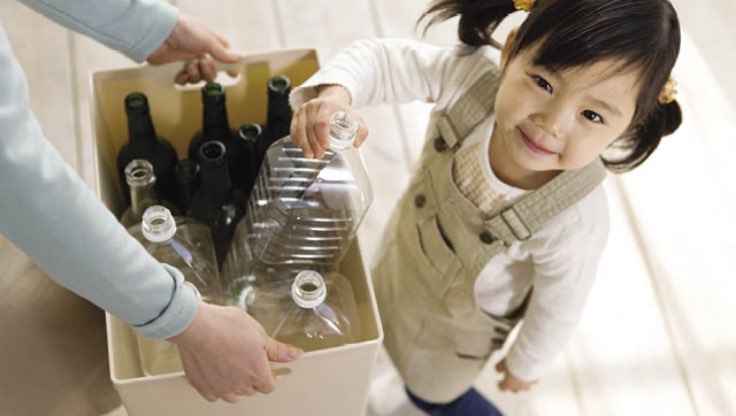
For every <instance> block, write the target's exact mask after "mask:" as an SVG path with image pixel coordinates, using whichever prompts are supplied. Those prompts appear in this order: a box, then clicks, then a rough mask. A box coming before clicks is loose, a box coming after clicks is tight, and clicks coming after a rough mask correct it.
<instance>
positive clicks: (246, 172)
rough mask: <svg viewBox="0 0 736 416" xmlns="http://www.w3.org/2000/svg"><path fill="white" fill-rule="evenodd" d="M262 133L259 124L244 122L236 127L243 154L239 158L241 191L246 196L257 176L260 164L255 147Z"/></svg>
mask: <svg viewBox="0 0 736 416" xmlns="http://www.w3.org/2000/svg"><path fill="white" fill-rule="evenodd" d="M262 135H263V129H262V128H261V126H260V125H259V124H255V123H249V124H244V125H242V126H240V129H238V138H239V139H240V146H241V148H242V153H241V154H242V156H243V157H242V159H241V162H242V164H243V166H242V169H241V170H240V174H241V175H243V177H242V179H243V188H242V191H243V193H244V194H245V196H246V197H248V196H249V195H250V192H251V191H252V190H253V184H254V183H255V181H256V176H258V168H259V167H260V165H261V161H260V160H259V158H258V150H257V149H258V141H259V140H261V136H262Z"/></svg>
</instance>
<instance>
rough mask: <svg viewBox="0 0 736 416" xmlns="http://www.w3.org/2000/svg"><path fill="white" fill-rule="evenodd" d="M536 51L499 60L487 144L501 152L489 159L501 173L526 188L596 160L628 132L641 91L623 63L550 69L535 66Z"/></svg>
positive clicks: (598, 63)
mask: <svg viewBox="0 0 736 416" xmlns="http://www.w3.org/2000/svg"><path fill="white" fill-rule="evenodd" d="M535 52H536V51H535V49H534V48H527V50H526V51H521V52H519V53H518V54H517V55H516V56H515V57H514V58H513V59H511V61H509V62H504V61H505V57H504V56H502V70H503V75H502V79H501V83H500V86H499V90H498V94H497V96H496V127H495V129H494V132H493V141H492V144H491V145H492V146H493V147H492V149H495V151H499V150H500V151H501V153H502V155H498V154H497V155H495V156H496V157H493V156H492V160H493V159H499V158H502V159H503V160H505V161H502V163H501V164H502V165H503V169H502V171H503V172H499V173H501V176H506V177H507V179H511V180H512V182H513V181H514V178H526V179H517V180H516V181H522V182H524V181H526V183H527V184H529V183H534V180H533V179H532V178H534V177H536V178H537V179H541V178H544V177H547V178H549V175H550V173H553V172H555V171H557V172H559V171H563V170H569V169H579V168H582V167H583V166H585V165H587V164H588V163H590V162H592V161H593V160H594V159H595V158H597V157H598V156H599V155H600V154H601V152H603V150H604V149H605V148H606V147H607V146H608V145H610V144H611V143H612V142H613V141H614V140H616V139H617V138H619V137H620V136H621V135H622V134H623V133H624V132H625V131H626V130H627V128H628V127H629V124H630V123H631V120H632V118H633V116H634V112H635V110H636V99H637V94H638V92H639V87H638V85H637V82H636V81H637V73H636V71H633V70H625V71H623V72H622V71H620V70H617V69H616V68H620V65H619V64H620V62H617V61H611V60H608V61H601V62H597V63H595V64H592V65H589V66H584V67H574V68H569V69H565V70H562V71H559V72H553V71H550V70H548V69H546V68H544V67H539V66H536V65H535V64H534V62H533V58H534V56H535ZM492 151H494V150H492ZM494 169H495V166H494ZM530 181H531V182H530Z"/></svg>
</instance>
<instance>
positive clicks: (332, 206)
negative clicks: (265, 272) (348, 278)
mask: <svg viewBox="0 0 736 416" xmlns="http://www.w3.org/2000/svg"><path fill="white" fill-rule="evenodd" d="M356 129H357V125H356V124H355V123H354V122H353V121H352V120H351V119H350V118H349V117H348V116H347V115H346V114H345V113H343V112H338V113H336V114H334V115H333V116H332V118H331V124H330V145H329V149H328V150H327V152H326V153H325V156H324V158H322V159H308V158H306V157H305V156H304V153H303V152H302V151H301V149H300V148H298V147H297V146H296V145H294V144H293V143H292V142H291V140H290V138H289V137H285V138H282V139H280V140H278V141H276V142H275V143H274V144H273V145H272V146H271V147H270V148H269V150H268V152H267V153H266V158H265V159H264V163H263V165H262V166H261V169H260V171H259V173H258V178H257V179H256V184H255V186H254V188H253V192H252V193H251V195H250V197H249V199H248V207H247V210H246V215H245V217H244V218H243V220H242V221H241V222H240V224H239V225H238V227H239V228H240V227H243V228H244V229H243V230H242V231H239V232H238V233H237V235H238V236H239V238H238V239H237V240H236V241H234V242H233V244H234V245H248V246H249V250H251V252H252V254H253V256H254V257H255V258H256V259H257V260H259V261H262V262H264V263H266V264H269V265H278V266H281V267H283V266H287V267H292V268H293V267H300V268H301V269H307V268H309V269H314V270H319V271H325V270H331V269H334V268H335V267H336V266H337V264H338V262H339V261H340V260H341V259H342V257H343V256H344V255H345V253H346V251H347V249H348V247H349V245H350V243H351V242H352V239H353V238H354V237H355V233H356V230H357V228H358V225H359V224H360V222H361V221H362V219H363V217H364V215H365V213H366V211H367V209H368V207H369V206H370V203H371V201H372V198H373V196H372V191H371V185H370V181H369V179H368V174H367V172H366V169H365V164H364V162H363V159H362V157H361V155H360V152H359V151H358V149H356V148H355V147H354V146H353V142H354V140H355V132H356ZM231 250H238V249H237V248H231ZM234 272H235V275H237V274H239V272H240V271H238V270H234Z"/></svg>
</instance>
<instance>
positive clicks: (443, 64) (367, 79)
mask: <svg viewBox="0 0 736 416" xmlns="http://www.w3.org/2000/svg"><path fill="white" fill-rule="evenodd" d="M455 57H456V53H455V49H454V48H443V47H437V46H432V45H428V44H424V43H421V42H417V41H413V40H407V39H367V40H359V41H356V42H354V43H352V44H351V45H350V46H348V47H347V48H344V49H342V50H340V51H339V52H338V53H337V54H336V55H335V56H334V57H333V58H332V59H331V60H330V61H329V62H328V63H327V64H325V65H324V66H323V67H322V68H321V69H320V70H319V71H318V72H317V73H316V74H314V75H313V76H312V77H311V78H310V79H308V80H307V81H306V82H305V83H304V84H302V85H301V86H300V87H299V88H296V89H295V90H294V92H293V93H292V95H291V105H292V107H293V108H298V107H299V106H300V105H301V104H303V103H304V102H306V101H309V100H311V99H313V98H315V97H316V96H317V90H316V87H317V86H319V85H326V84H337V85H341V86H343V87H345V88H346V89H347V90H348V91H349V92H350V95H351V97H352V106H353V107H362V106H366V105H378V104H383V103H404V102H410V101H414V100H421V101H426V102H435V101H436V100H437V98H438V97H439V95H440V93H441V86H442V85H447V83H446V82H443V78H445V77H446V76H447V75H448V72H449V69H450V68H451V67H452V66H451V65H450V64H451V62H452V61H453V59H454V58H455Z"/></svg>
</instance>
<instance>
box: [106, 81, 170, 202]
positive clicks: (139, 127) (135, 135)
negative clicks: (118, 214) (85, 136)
mask: <svg viewBox="0 0 736 416" xmlns="http://www.w3.org/2000/svg"><path fill="white" fill-rule="evenodd" d="M125 113H126V115H127V119H128V142H127V143H125V144H124V145H123V147H122V148H121V149H120V152H118V157H117V161H116V167H117V172H118V178H119V180H120V187H121V189H122V191H123V198H124V199H125V201H126V204H129V203H130V189H129V187H128V184H127V182H126V179H125V168H126V167H127V166H128V164H129V163H130V162H131V161H132V160H133V159H145V160H147V161H148V162H149V163H151V165H153V171H154V174H155V175H156V193H157V194H158V195H159V197H161V198H162V199H165V200H167V201H176V200H177V199H178V194H179V190H178V187H177V184H176V173H175V172H174V166H175V165H176V160H177V156H176V151H175V150H174V148H173V147H172V146H171V144H170V143H169V142H168V141H167V140H166V139H164V138H161V137H158V136H157V135H156V130H155V129H154V127H153V121H152V120H151V112H150V107H149V105H148V98H147V97H146V96H145V95H144V94H143V93H141V92H133V93H130V94H128V96H126V97H125Z"/></svg>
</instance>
